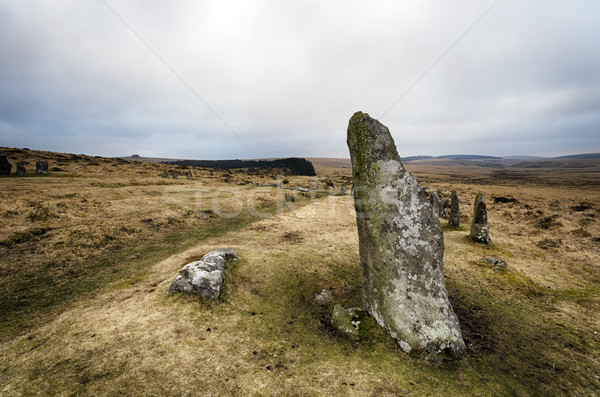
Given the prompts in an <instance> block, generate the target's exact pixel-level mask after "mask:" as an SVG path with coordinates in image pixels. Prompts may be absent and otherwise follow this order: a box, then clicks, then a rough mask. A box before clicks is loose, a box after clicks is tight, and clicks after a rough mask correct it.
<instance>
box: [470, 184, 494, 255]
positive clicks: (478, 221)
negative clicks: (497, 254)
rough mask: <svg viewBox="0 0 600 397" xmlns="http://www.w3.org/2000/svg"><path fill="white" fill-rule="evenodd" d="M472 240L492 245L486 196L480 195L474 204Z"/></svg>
mask: <svg viewBox="0 0 600 397" xmlns="http://www.w3.org/2000/svg"><path fill="white" fill-rule="evenodd" d="M470 236H471V239H473V240H474V241H477V242H478V243H485V244H491V243H492V239H491V238H490V224H489V223H488V216H487V208H486V205H485V194H483V193H479V194H478V195H477V196H476V197H475V203H474V204H473V221H472V222H471V233H470Z"/></svg>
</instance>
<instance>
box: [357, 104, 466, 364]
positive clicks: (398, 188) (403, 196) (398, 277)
mask: <svg viewBox="0 0 600 397" xmlns="http://www.w3.org/2000/svg"><path fill="white" fill-rule="evenodd" d="M348 147H349V149H350V157H351V159H352V173H353V177H354V186H355V196H354V205H355V209H356V223H357V226H358V237H359V250H360V261H361V264H362V269H363V298H364V304H365V308H366V310H367V312H368V313H369V314H370V315H372V316H373V317H374V318H375V320H376V321H377V322H378V323H379V324H380V325H381V326H382V327H383V328H385V329H386V331H387V332H388V333H389V334H390V335H391V336H392V338H394V339H395V340H396V341H397V342H398V344H399V345H400V347H401V348H402V350H404V351H405V352H407V353H409V354H411V355H413V356H416V357H426V358H427V359H430V360H434V361H437V360H443V359H455V358H458V357H460V356H461V355H462V354H463V352H464V350H465V344H464V342H463V339H462V336H461V332H460V327H459V323H458V319H457V317H456V315H455V314H454V311H453V310H452V306H451V305H450V301H449V300H448V292H447V291H446V286H445V283H444V274H443V269H442V266H443V265H442V262H443V256H444V237H443V233H442V227H441V225H440V222H439V220H438V219H437V217H435V216H434V214H433V212H432V211H431V206H430V204H429V203H428V201H427V198H426V197H425V195H424V194H422V193H421V189H420V187H419V185H418V183H417V181H416V180H415V178H414V177H413V176H412V175H411V174H410V173H409V172H408V171H406V170H405V169H404V166H403V165H402V162H401V160H400V156H398V152H397V151H396V145H395V144H394V141H393V139H392V136H391V134H390V132H389V130H388V129H387V127H385V126H384V125H383V124H381V123H379V121H377V120H375V119H373V118H371V117H370V116H369V115H368V114H366V113H362V112H357V113H355V114H354V115H353V116H352V118H351V119H350V122H349V125H348Z"/></svg>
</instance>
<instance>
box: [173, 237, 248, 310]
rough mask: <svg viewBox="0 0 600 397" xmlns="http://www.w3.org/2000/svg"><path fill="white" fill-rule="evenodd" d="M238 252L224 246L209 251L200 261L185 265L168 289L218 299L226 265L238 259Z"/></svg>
mask: <svg viewBox="0 0 600 397" xmlns="http://www.w3.org/2000/svg"><path fill="white" fill-rule="evenodd" d="M237 259H238V257H237V254H236V253H235V251H234V250H233V249H231V248H222V249H217V250H214V251H211V252H209V253H208V254H206V255H204V256H203V257H202V259H200V260H199V261H195V262H191V263H188V264H187V265H185V266H184V267H183V268H182V269H181V270H180V271H179V274H178V275H177V277H175V280H174V281H173V283H172V284H171V286H170V287H169V290H168V291H167V293H168V294H172V293H174V292H187V293H188V294H193V295H198V296H205V297H207V298H211V299H218V298H219V295H220V294H221V288H222V286H223V278H224V276H225V265H226V264H227V262H230V261H236V260H237Z"/></svg>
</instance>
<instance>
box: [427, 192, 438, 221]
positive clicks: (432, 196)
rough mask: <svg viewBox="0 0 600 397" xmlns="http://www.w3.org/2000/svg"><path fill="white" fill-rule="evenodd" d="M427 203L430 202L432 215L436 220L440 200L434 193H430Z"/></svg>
mask: <svg viewBox="0 0 600 397" xmlns="http://www.w3.org/2000/svg"><path fill="white" fill-rule="evenodd" d="M429 201H430V202H431V208H432V210H433V215H434V216H435V217H436V218H437V217H438V216H439V215H440V198H439V196H438V194H437V192H436V191H432V192H431V193H430V194H429Z"/></svg>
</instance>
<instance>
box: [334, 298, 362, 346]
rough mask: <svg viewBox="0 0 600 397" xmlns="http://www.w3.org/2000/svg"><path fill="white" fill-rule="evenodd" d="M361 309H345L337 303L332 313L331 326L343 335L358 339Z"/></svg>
mask: <svg viewBox="0 0 600 397" xmlns="http://www.w3.org/2000/svg"><path fill="white" fill-rule="evenodd" d="M359 311H360V309H358V308H351V309H344V308H343V307H342V306H340V305H337V304H336V305H335V306H334V307H333V312H332V313H331V326H332V327H333V328H335V329H336V330H337V331H338V332H339V333H340V334H342V335H343V336H345V337H347V338H349V339H352V340H358V339H359V333H358V329H359V325H360V319H359V315H358V312H359Z"/></svg>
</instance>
